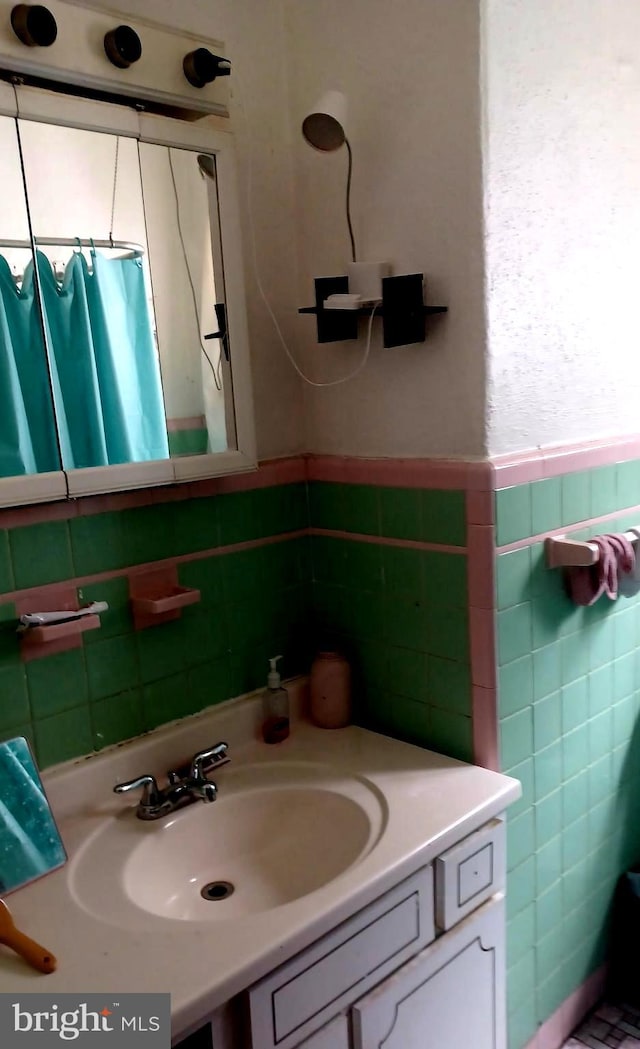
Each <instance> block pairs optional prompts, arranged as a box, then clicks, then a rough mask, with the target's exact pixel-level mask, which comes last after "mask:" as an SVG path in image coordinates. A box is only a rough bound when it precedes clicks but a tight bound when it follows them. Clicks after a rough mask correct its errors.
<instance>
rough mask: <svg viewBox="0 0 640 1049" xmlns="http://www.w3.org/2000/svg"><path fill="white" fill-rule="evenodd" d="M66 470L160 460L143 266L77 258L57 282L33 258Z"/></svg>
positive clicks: (165, 452) (161, 429)
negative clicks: (45, 329)
mask: <svg viewBox="0 0 640 1049" xmlns="http://www.w3.org/2000/svg"><path fill="white" fill-rule="evenodd" d="M37 259H38V273H39V275H40V282H41V287H42V297H43V304H44V312H45V315H46V320H47V326H48V329H49V330H48V334H49V345H50V346H51V347H52V348H53V358H54V364H55V368H54V369H53V370H54V372H55V375H54V396H55V402H56V412H57V415H58V426H59V429H60V437H61V443H62V448H63V459H64V465H65V467H67V468H68V467H81V466H107V465H113V464H115V463H128V462H141V461H144V460H149V459H167V458H168V457H169V444H168V439H167V430H166V422H165V416H164V405H163V399H162V385H161V381H160V367H159V363H158V357H157V354H156V350H155V346H154V342H153V333H152V330H151V321H150V316H149V307H148V305H147V299H146V294H145V286H144V274H143V271H142V260H141V259H139V258H115V259H107V258H104V257H103V256H102V255H98V254H97V252H92V253H91V262H92V269H91V270H89V267H88V265H87V260H86V259H85V257H84V255H82V254H81V253H80V252H76V253H75V254H74V255H73V256H72V258H71V259H70V260H69V262H68V263H67V266H66V269H65V274H64V280H63V281H62V285H59V284H58V281H57V280H56V278H55V275H54V273H53V270H52V268H51V264H50V262H49V260H48V259H47V257H46V255H43V254H42V253H41V252H38V254H37Z"/></svg>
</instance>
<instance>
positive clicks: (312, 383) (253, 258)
mask: <svg viewBox="0 0 640 1049" xmlns="http://www.w3.org/2000/svg"><path fill="white" fill-rule="evenodd" d="M236 69H237V67H234V81H235V83H236V84H238V86H239V79H238V74H237V72H236V71H235V70H236ZM236 101H237V103H238V105H239V107H240V109H241V110H242V117H243V121H244V127H245V134H246V139H247V214H248V216H249V233H250V235H251V261H252V263H253V275H254V278H255V282H256V286H257V288H258V292H259V294H260V298H261V299H262V301H263V303H264V305H265V308H266V310H267V313H268V314H269V316H270V318H271V321H272V323H273V326H274V328H275V330H276V332H277V334H278V338H279V339H280V342H281V343H282V348H283V350H284V352H285V354H286V355H287V358H288V359H289V362H290V364H291V365H292V366H293V368H294V369H295V371H296V372H297V373H298V375H299V376H300V378H301V379H303V380H304V382H306V383H307V384H308V385H309V386H315V387H316V388H317V389H321V388H322V387H327V386H341V385H342V383H344V382H349V381H350V380H351V379H354V378H355V377H356V375H358V374H359V373H360V372H361V371H362V369H363V368H364V366H365V365H366V363H367V361H368V360H369V354H370V352H371V335H372V330H373V318H374V316H375V313H376V310H377V309H378V307H377V306H374V307H373V309H372V311H371V315H370V317H369V323H368V326H367V346H366V349H365V352H364V356H363V358H362V360H361V361H360V363H359V364H358V366H357V367H356V368H354V370H353V371H352V372H349V374H348V375H344V376H342V377H341V378H340V379H333V380H331V381H330V382H315V381H314V380H313V379H310V378H309V376H308V375H305V373H304V372H303V371H302V368H301V367H300V365H299V364H298V362H297V361H296V359H295V357H294V356H293V354H292V353H291V350H290V349H289V346H288V344H287V340H286V339H285V337H284V335H283V333H282V328H281V327H280V324H279V323H278V319H277V317H276V315H275V313H274V312H273V310H272V308H271V304H270V302H269V300H268V298H267V295H266V292H265V290H264V288H263V286H262V281H261V279H260V270H259V269H258V256H257V250H256V229H255V222H254V218H253V136H252V134H251V128H250V126H249V120H248V118H247V110H246V108H245V105H244V100H243V98H242V97H241V96H240V95H238V93H236ZM345 142H346V144H347V150H348V155H349V168H348V173H347V220H348V224H349V235H350V238H351V248H352V254H353V260H354V262H355V258H356V249H355V241H354V239H353V229H352V227H351V213H350V207H349V198H350V190H351V147H350V146H349V143H348V142H347V139H346V138H345Z"/></svg>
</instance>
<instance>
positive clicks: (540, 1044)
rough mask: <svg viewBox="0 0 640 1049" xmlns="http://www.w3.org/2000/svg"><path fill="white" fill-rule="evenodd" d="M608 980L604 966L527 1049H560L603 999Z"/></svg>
mask: <svg viewBox="0 0 640 1049" xmlns="http://www.w3.org/2000/svg"><path fill="white" fill-rule="evenodd" d="M606 980H607V966H606V965H602V966H600V968H599V969H596V971H595V972H594V973H592V974H591V976H589V977H588V978H587V979H586V980H585V981H584V983H583V984H581V985H580V987H578V988H576V990H575V991H574V992H573V994H571V995H570V996H569V997H568V998H567V999H565V1001H564V1002H563V1003H562V1005H560V1006H559V1007H558V1009H556V1011H555V1013H553V1014H552V1015H551V1016H550V1017H549V1019H548V1020H545V1022H544V1023H543V1024H542V1026H541V1027H539V1028H538V1031H537V1032H536V1034H535V1035H534V1036H533V1038H532V1039H531V1041H530V1042H529V1043H528V1044H527V1046H526V1049H560V1047H561V1046H562V1045H563V1044H564V1042H565V1041H566V1040H567V1038H568V1037H569V1035H570V1034H571V1032H572V1031H574V1030H575V1028H576V1027H577V1026H578V1024H579V1023H580V1021H581V1020H582V1019H583V1018H584V1016H585V1015H586V1013H588V1012H589V1010H590V1009H591V1008H593V1006H594V1005H595V1004H596V1002H597V1001H598V999H599V998H601V997H602V995H603V993H604V988H605V984H606Z"/></svg>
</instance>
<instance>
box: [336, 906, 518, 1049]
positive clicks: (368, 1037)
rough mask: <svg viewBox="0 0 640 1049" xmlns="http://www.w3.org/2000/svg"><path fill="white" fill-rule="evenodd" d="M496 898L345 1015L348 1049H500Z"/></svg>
mask: <svg viewBox="0 0 640 1049" xmlns="http://www.w3.org/2000/svg"><path fill="white" fill-rule="evenodd" d="M504 965H505V961H504V898H503V897H502V896H501V895H499V896H495V897H493V899H492V900H490V901H489V902H488V903H485V904H484V905H483V906H482V907H480V908H479V909H478V910H477V911H475V912H474V913H473V914H472V915H470V916H469V917H468V918H466V919H465V920H464V921H462V922H461V923H460V924H459V925H458V926H457V927H456V928H455V929H452V930H451V931H450V932H449V933H447V935H446V936H444V937H442V938H441V939H440V940H437V941H436V942H435V943H434V944H432V945H431V946H430V947H427V948H426V950H424V951H422V952H421V953H420V954H419V955H418V956H417V957H416V958H414V959H413V960H412V961H410V962H408V963H407V964H406V965H404V966H402V968H401V969H398V970H397V972H395V973H394V974H393V975H392V976H389V977H388V978H387V979H386V980H385V981H384V982H383V983H381V984H379V985H378V987H376V988H375V989H374V990H373V991H371V992H370V993H369V994H367V995H366V996H365V997H364V998H361V999H360V1001H359V1002H357V1003H356V1004H355V1005H354V1007H353V1036H354V1040H353V1049H441V1047H442V1049H469V1047H470V1046H473V1049H505V1045H506V1039H505V1016H504V1001H505V997H504V994H505V992H504Z"/></svg>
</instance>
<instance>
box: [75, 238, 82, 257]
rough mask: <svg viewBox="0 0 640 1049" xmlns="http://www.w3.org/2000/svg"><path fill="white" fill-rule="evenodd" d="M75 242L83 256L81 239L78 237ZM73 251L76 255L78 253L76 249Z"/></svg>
mask: <svg viewBox="0 0 640 1049" xmlns="http://www.w3.org/2000/svg"><path fill="white" fill-rule="evenodd" d="M75 241H76V246H77V250H78V251H79V252H80V254H81V255H82V241H81V239H80V237H76V238H75ZM73 250H74V253H75V252H76V248H74V249H73Z"/></svg>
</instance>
